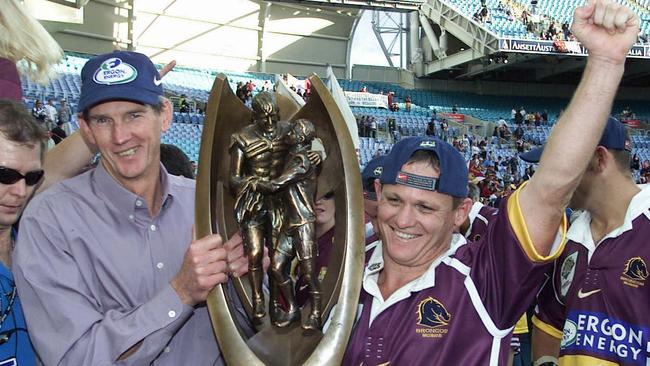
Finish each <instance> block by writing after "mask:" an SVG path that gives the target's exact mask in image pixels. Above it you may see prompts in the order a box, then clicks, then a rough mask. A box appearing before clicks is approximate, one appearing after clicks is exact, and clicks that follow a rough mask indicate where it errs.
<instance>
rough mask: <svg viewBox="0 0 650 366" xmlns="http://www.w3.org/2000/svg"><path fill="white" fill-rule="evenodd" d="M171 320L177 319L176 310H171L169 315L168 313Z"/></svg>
mask: <svg viewBox="0 0 650 366" xmlns="http://www.w3.org/2000/svg"><path fill="white" fill-rule="evenodd" d="M167 315H169V317H170V318H175V317H176V312H175V311H174V310H170V311H169V313H167Z"/></svg>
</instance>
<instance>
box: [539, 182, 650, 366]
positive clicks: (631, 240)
mask: <svg viewBox="0 0 650 366" xmlns="http://www.w3.org/2000/svg"><path fill="white" fill-rule="evenodd" d="M649 208H650V189H644V190H642V191H641V192H639V193H638V194H637V195H636V196H634V198H633V199H632V201H631V202H630V205H629V206H628V209H627V213H626V215H625V221H624V222H623V225H622V226H620V227H619V228H617V229H615V230H613V231H612V232H610V233H609V234H607V235H606V236H605V237H604V238H603V239H602V240H601V241H600V242H599V243H597V244H596V243H594V242H593V239H592V236H591V230H590V223H591V216H590V215H589V213H588V212H583V213H582V214H581V215H580V216H578V217H577V218H576V219H575V220H574V221H573V223H572V224H571V228H570V229H569V231H568V233H567V238H568V243H567V245H566V247H565V249H564V251H563V253H562V255H561V256H560V257H559V258H558V259H557V260H556V261H555V265H554V269H553V272H552V278H551V279H550V280H549V281H547V283H546V285H545V286H544V288H543V290H542V292H541V293H540V295H539V296H538V306H537V308H536V311H535V316H534V317H533V323H534V324H535V325H536V326H537V327H538V328H539V329H541V330H543V331H544V332H546V333H548V334H550V335H552V336H554V337H556V338H558V339H560V340H561V341H560V365H579V366H583V365H589V366H591V365H604V366H609V365H650V343H649V341H650V312H649V311H648V309H649V307H650V283H648V284H647V285H648V287H646V286H645V285H646V283H645V282H646V281H647V280H648V267H647V264H648V263H649V261H650V245H649V243H648V238H650V220H649V218H650V211H649Z"/></svg>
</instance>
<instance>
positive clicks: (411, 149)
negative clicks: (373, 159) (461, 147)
mask: <svg viewBox="0 0 650 366" xmlns="http://www.w3.org/2000/svg"><path fill="white" fill-rule="evenodd" d="M418 150H426V151H432V152H433V153H435V154H436V156H437V157H438V160H439V161H440V176H439V177H438V178H433V177H426V176H420V175H415V174H410V173H406V172H403V171H402V166H403V165H404V164H406V162H407V161H408V160H409V159H410V158H411V156H412V155H413V153H415V152H416V151H418ZM468 175H469V172H468V170H467V163H466V162H465V159H464V158H463V156H462V155H461V154H460V152H458V150H456V149H455V148H454V147H453V146H451V145H449V144H448V143H446V142H444V141H442V140H440V139H438V138H436V137H432V136H417V137H409V138H405V139H402V140H400V141H399V142H397V143H396V144H395V145H394V146H393V148H392V149H391V151H390V153H388V155H386V157H385V158H384V166H383V169H382V173H381V177H380V178H379V180H380V181H381V183H382V184H403V185H407V186H410V187H414V188H419V189H425V190H428V191H436V192H440V193H443V194H448V195H450V196H453V197H461V198H465V197H467V182H468V178H467V177H468Z"/></svg>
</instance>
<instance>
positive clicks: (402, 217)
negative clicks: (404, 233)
mask: <svg viewBox="0 0 650 366" xmlns="http://www.w3.org/2000/svg"><path fill="white" fill-rule="evenodd" d="M414 222H415V216H414V215H413V210H412V209H411V208H410V207H409V206H407V205H404V206H402V207H400V208H399V210H398V211H397V214H396V215H395V224H396V225H397V227H399V228H407V227H411V226H413V225H414Z"/></svg>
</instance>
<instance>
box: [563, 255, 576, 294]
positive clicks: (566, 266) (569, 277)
mask: <svg viewBox="0 0 650 366" xmlns="http://www.w3.org/2000/svg"><path fill="white" fill-rule="evenodd" d="M577 262H578V252H573V253H571V254H569V255H568V256H567V257H566V258H564V261H562V267H560V295H562V297H565V296H566V294H567V292H568V291H569V287H571V282H573V277H574V276H575V274H576V263H577Z"/></svg>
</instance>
